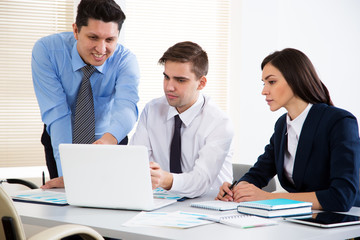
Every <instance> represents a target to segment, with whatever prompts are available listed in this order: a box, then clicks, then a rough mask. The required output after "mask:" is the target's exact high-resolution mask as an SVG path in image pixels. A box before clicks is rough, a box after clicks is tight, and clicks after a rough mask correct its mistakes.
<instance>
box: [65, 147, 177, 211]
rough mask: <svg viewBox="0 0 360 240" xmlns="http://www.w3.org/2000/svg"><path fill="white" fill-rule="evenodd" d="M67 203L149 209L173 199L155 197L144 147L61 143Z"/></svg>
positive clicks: (170, 202) (164, 204) (146, 152)
mask: <svg viewBox="0 0 360 240" xmlns="http://www.w3.org/2000/svg"><path fill="white" fill-rule="evenodd" d="M59 151H60V160H61V165H62V170H63V177H64V184H65V192H66V198H67V202H68V203H69V204H70V205H75V206H83V207H99V208H114V209H129V210H146V211H151V210H154V209H158V208H161V207H164V206H167V205H169V204H172V203H174V202H176V200H174V199H154V197H153V190H152V186H151V177H150V167H149V158H148V150H147V148H146V147H145V146H124V145H99V144H60V146H59Z"/></svg>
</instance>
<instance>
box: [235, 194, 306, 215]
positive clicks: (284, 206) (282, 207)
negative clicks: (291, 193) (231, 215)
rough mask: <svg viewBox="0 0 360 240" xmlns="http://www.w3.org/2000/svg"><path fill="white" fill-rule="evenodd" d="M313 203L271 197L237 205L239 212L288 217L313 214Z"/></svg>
mask: <svg viewBox="0 0 360 240" xmlns="http://www.w3.org/2000/svg"><path fill="white" fill-rule="evenodd" d="M311 207H312V203H310V202H302V201H296V200H291V199H283V198H278V199H269V200H260V201H249V202H241V203H239V206H238V207H237V210H238V212H239V213H245V214H252V215H257V216H261V217H288V216H299V215H309V214H311Z"/></svg>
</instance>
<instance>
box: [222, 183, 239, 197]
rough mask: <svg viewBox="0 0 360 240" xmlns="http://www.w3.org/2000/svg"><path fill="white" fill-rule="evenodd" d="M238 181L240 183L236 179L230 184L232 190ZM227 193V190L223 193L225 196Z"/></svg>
mask: <svg viewBox="0 0 360 240" xmlns="http://www.w3.org/2000/svg"><path fill="white" fill-rule="evenodd" d="M237 183H238V181H236V180H235V181H234V182H233V183H232V184H231V185H230V187H229V189H230V190H231V189H233V187H235V186H236V184H237ZM226 194H227V193H226V192H225V193H224V195H223V197H225V196H226Z"/></svg>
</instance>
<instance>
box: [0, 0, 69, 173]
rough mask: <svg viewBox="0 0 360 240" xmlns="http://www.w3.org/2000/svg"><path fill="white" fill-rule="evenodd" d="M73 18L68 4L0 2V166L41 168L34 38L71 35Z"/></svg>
mask: <svg viewBox="0 0 360 240" xmlns="http://www.w3.org/2000/svg"><path fill="white" fill-rule="evenodd" d="M73 19H74V3H73V1H70V0H38V1H36V0H22V1H21V0H1V1H0V52H1V55H0V73H1V74H0V167H17V166H40V165H45V157H44V150H43V147H42V145H41V143H40V137H41V133H42V129H43V124H42V122H41V118H40V111H39V107H38V104H37V100H36V97H35V93H34V90H33V84H32V76H31V51H32V47H33V45H34V43H35V41H36V40H37V39H39V38H41V37H43V36H46V35H49V34H52V33H56V32H62V31H71V24H72V23H73Z"/></svg>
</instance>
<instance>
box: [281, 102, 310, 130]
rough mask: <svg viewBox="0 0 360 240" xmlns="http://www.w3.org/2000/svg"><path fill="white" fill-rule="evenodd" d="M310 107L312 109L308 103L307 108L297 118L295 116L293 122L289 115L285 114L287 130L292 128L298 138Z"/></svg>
mask: <svg viewBox="0 0 360 240" xmlns="http://www.w3.org/2000/svg"><path fill="white" fill-rule="evenodd" d="M311 107H312V104H311V103H309V104H308V105H307V107H306V108H305V110H304V111H303V112H302V113H301V114H300V115H299V116H297V117H296V118H295V119H294V120H291V119H290V117H289V114H286V123H287V128H288V129H289V128H290V127H292V128H293V129H294V130H295V132H296V135H297V136H300V132H301V129H302V126H303V125H304V122H305V119H306V117H307V115H308V113H309V111H310V108H311Z"/></svg>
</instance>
